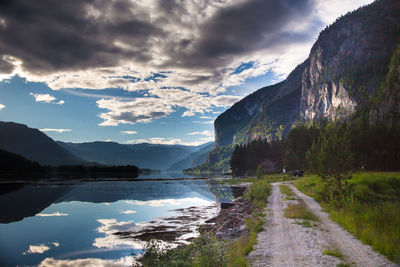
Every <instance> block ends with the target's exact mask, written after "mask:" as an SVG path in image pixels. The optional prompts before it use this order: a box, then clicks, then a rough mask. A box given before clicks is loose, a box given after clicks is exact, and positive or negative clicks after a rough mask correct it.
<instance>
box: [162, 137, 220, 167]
mask: <svg viewBox="0 0 400 267" xmlns="http://www.w3.org/2000/svg"><path fill="white" fill-rule="evenodd" d="M213 146H214V142H210V143H207V144H206V145H203V147H202V148H200V149H199V150H198V151H196V152H193V153H192V154H190V155H189V156H188V157H186V158H184V159H182V160H180V161H178V162H175V163H174V164H172V165H171V167H169V168H168V170H169V171H181V170H185V169H189V168H193V167H196V166H199V165H201V164H203V163H204V162H205V161H206V160H207V156H208V154H209V153H210V151H211V150H212V149H213Z"/></svg>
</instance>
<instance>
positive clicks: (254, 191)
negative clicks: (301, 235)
mask: <svg viewBox="0 0 400 267" xmlns="http://www.w3.org/2000/svg"><path fill="white" fill-rule="evenodd" d="M271 190H272V189H271V185H270V184H269V182H268V181H267V180H265V179H262V180H256V181H255V182H254V183H253V184H252V185H250V188H249V192H248V197H249V199H250V201H251V202H252V204H253V205H254V206H255V207H256V209H255V210H254V211H253V215H252V217H249V218H247V219H246V229H247V232H248V233H247V234H245V235H243V236H241V237H240V238H238V239H237V240H235V241H233V242H231V244H229V246H228V252H227V258H228V266H229V267H247V266H249V263H248V262H247V260H246V256H247V255H248V254H249V253H250V252H251V251H252V250H253V247H254V245H255V244H256V243H257V234H258V233H259V232H261V231H262V230H263V224H264V221H265V213H264V212H263V209H264V208H265V207H266V205H267V198H268V196H269V195H270V194H271Z"/></svg>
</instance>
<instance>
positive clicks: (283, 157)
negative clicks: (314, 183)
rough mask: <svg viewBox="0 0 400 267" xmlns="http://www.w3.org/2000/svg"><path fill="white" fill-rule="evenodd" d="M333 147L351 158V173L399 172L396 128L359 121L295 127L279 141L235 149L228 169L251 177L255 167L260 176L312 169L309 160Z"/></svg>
mask: <svg viewBox="0 0 400 267" xmlns="http://www.w3.org/2000/svg"><path fill="white" fill-rule="evenodd" d="M337 143H338V144H340V146H341V148H340V149H342V151H341V152H340V153H342V155H341V156H339V157H342V158H346V157H347V154H349V155H351V160H349V161H348V162H349V163H350V164H351V168H352V169H354V170H359V169H360V170H361V169H364V170H370V171H398V170H400V125H399V124H391V125H389V124H387V123H384V122H381V123H371V122H369V121H368V119H363V118H358V119H354V120H352V121H341V122H328V121H327V120H321V121H318V122H314V123H312V124H310V125H299V126H296V127H294V128H292V129H291V131H290V132H289V133H288V135H287V136H286V137H285V138H283V139H281V140H275V141H273V142H267V141H266V140H256V141H253V142H251V143H248V144H240V145H236V147H235V149H234V151H233V153H232V158H231V161H230V166H231V170H232V173H233V175H235V176H243V175H254V174H255V173H256V169H257V167H258V166H259V165H261V166H262V170H263V172H264V173H274V172H281V171H282V169H287V170H300V169H301V170H309V169H313V168H314V167H315V166H313V162H314V163H315V160H314V161H313V159H315V157H316V156H317V155H318V156H319V157H320V158H321V156H322V154H329V153H331V152H332V151H328V150H329V149H334V148H332V147H333V146H335V145H336V146H338V144H337ZM318 149H319V150H318ZM321 149H322V151H321ZM337 149H339V148H337ZM346 153H347V154H346ZM326 160H327V161H328V160H331V161H333V160H336V159H334V158H330V159H329V157H328V159H326ZM314 165H315V164H314Z"/></svg>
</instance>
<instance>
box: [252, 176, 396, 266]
mask: <svg viewBox="0 0 400 267" xmlns="http://www.w3.org/2000/svg"><path fill="white" fill-rule="evenodd" d="M281 184H288V185H289V186H290V187H291V188H292V190H293V192H294V193H295V194H296V197H297V198H298V199H300V200H302V201H303V202H304V203H305V204H306V206H307V208H308V209H309V211H311V212H312V213H313V214H314V215H316V216H317V217H318V218H319V220H320V221H319V222H313V221H310V223H311V225H312V226H311V227H306V226H304V225H302V224H301V223H302V222H303V220H301V219H288V218H286V217H285V216H284V212H283V211H284V209H286V207H287V204H288V203H298V200H284V198H285V195H284V194H282V193H281V192H280V190H279V185H281ZM266 215H267V217H266V223H265V226H264V228H265V229H264V231H262V232H260V233H259V234H258V243H257V245H255V248H254V250H253V251H252V252H251V253H250V254H249V256H248V260H249V262H250V263H251V266H285V267H286V266H288V267H290V266H293V267H294V266H296V267H297V266H336V265H338V264H340V263H345V264H350V265H351V266H362V267H369V266H371V267H372V266H373V267H378V266H398V265H396V264H394V263H392V262H390V261H388V260H387V259H386V258H385V257H383V256H382V255H380V254H379V253H377V252H374V251H373V250H372V249H371V248H370V247H369V246H367V245H364V244H362V243H361V242H360V241H359V240H358V239H356V238H354V237H353V236H352V235H351V234H349V233H348V232H347V231H345V230H344V229H343V228H341V227H340V226H339V225H338V224H337V223H335V222H333V221H331V220H330V219H329V216H328V214H327V213H325V212H323V211H322V210H321V206H320V205H319V204H318V203H317V202H316V201H315V200H314V199H312V198H311V197H308V196H306V195H304V194H303V193H301V192H300V191H298V190H297V189H296V188H295V187H294V186H293V185H291V184H289V183H284V182H283V183H282V182H281V183H273V184H272V194H271V196H270V197H269V200H268V206H267V207H266ZM328 248H329V249H331V250H336V251H340V252H341V254H342V255H344V258H343V259H339V258H337V257H334V256H329V255H322V252H323V251H324V250H327V249H328Z"/></svg>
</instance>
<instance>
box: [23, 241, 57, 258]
mask: <svg viewBox="0 0 400 267" xmlns="http://www.w3.org/2000/svg"><path fill="white" fill-rule="evenodd" d="M59 246H60V243H58V242H47V243H43V244H39V245H30V246H29V248H28V249H27V250H26V251H25V252H22V255H26V254H43V253H45V252H46V251H48V250H50V249H51V248H52V247H55V248H56V247H59Z"/></svg>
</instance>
